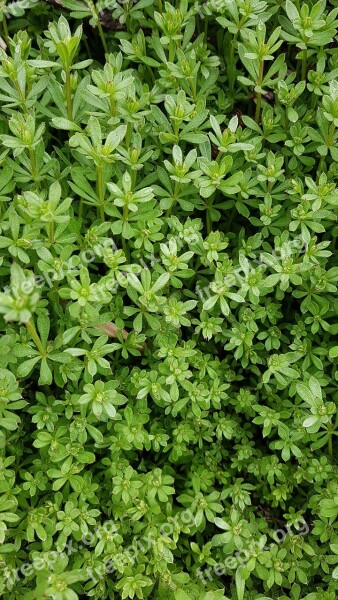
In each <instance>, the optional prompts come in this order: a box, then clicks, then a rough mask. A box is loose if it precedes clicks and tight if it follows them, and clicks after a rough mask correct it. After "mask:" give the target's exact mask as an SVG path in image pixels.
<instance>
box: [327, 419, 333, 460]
mask: <svg viewBox="0 0 338 600" xmlns="http://www.w3.org/2000/svg"><path fill="white" fill-rule="evenodd" d="M327 432H328V435H329V441H328V452H329V457H330V459H331V461H332V462H333V426H332V424H331V423H328V424H327Z"/></svg>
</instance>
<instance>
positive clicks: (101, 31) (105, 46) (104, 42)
mask: <svg viewBox="0 0 338 600" xmlns="http://www.w3.org/2000/svg"><path fill="white" fill-rule="evenodd" d="M97 18H98V21H97V29H98V32H99V35H100V38H101V42H102V46H103V49H104V53H105V54H109V50H108V45H107V41H106V38H105V35H104V32H103V29H102V25H101V21H100V16H99V15H98V16H97Z"/></svg>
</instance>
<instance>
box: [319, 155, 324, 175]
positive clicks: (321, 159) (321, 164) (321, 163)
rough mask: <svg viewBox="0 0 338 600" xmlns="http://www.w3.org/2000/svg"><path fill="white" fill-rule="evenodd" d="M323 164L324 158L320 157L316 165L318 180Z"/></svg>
mask: <svg viewBox="0 0 338 600" xmlns="http://www.w3.org/2000/svg"><path fill="white" fill-rule="evenodd" d="M324 162H325V156H321V157H320V161H319V164H318V171H317V174H318V178H319V177H320V174H321V173H322V171H323V166H324Z"/></svg>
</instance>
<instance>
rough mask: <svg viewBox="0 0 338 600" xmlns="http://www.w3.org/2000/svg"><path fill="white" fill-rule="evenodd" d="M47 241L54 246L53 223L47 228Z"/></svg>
mask: <svg viewBox="0 0 338 600" xmlns="http://www.w3.org/2000/svg"><path fill="white" fill-rule="evenodd" d="M48 230H49V231H48V240H49V243H50V244H54V242H55V239H54V223H53V221H52V222H51V223H49V228H48Z"/></svg>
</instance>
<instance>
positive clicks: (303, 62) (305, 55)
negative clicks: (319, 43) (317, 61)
mask: <svg viewBox="0 0 338 600" xmlns="http://www.w3.org/2000/svg"><path fill="white" fill-rule="evenodd" d="M306 68H307V51H306V50H303V58H302V79H306Z"/></svg>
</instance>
